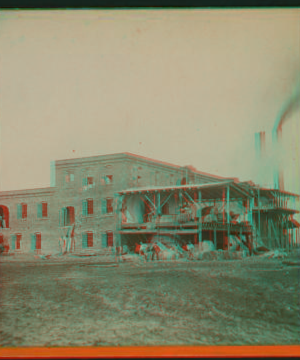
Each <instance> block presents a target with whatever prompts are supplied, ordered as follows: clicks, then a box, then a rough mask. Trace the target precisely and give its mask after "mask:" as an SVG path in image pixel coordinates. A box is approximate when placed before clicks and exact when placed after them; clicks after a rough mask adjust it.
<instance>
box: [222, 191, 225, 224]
mask: <svg viewBox="0 0 300 360" xmlns="http://www.w3.org/2000/svg"><path fill="white" fill-rule="evenodd" d="M222 201H223V224H225V188H224V189H223V194H222Z"/></svg>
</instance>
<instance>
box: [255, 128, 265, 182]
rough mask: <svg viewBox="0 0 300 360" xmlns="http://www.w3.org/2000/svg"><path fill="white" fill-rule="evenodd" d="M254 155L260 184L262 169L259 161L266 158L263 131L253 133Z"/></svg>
mask: <svg viewBox="0 0 300 360" xmlns="http://www.w3.org/2000/svg"><path fill="white" fill-rule="evenodd" d="M255 153H256V161H257V163H258V169H259V183H261V182H262V179H263V177H262V172H263V171H264V169H263V168H262V162H261V160H262V159H263V158H265V156H266V133H265V131H260V132H257V133H255Z"/></svg>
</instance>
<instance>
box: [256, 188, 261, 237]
mask: <svg viewBox="0 0 300 360" xmlns="http://www.w3.org/2000/svg"><path fill="white" fill-rule="evenodd" d="M259 195H260V194H259V189H257V198H258V199H257V203H258V204H257V205H258V209H257V210H258V211H257V216H258V240H259V241H261V228H260V196H259Z"/></svg>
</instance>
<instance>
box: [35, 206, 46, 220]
mask: <svg viewBox="0 0 300 360" xmlns="http://www.w3.org/2000/svg"><path fill="white" fill-rule="evenodd" d="M37 217H38V219H42V218H46V217H48V204H47V203H46V202H42V203H39V204H37Z"/></svg>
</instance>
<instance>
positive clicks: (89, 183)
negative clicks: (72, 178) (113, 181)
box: [82, 176, 94, 190]
mask: <svg viewBox="0 0 300 360" xmlns="http://www.w3.org/2000/svg"><path fill="white" fill-rule="evenodd" d="M92 187H94V178H93V177H92V176H88V177H85V178H83V179H82V189H83V190H87V189H91V188H92Z"/></svg>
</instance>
